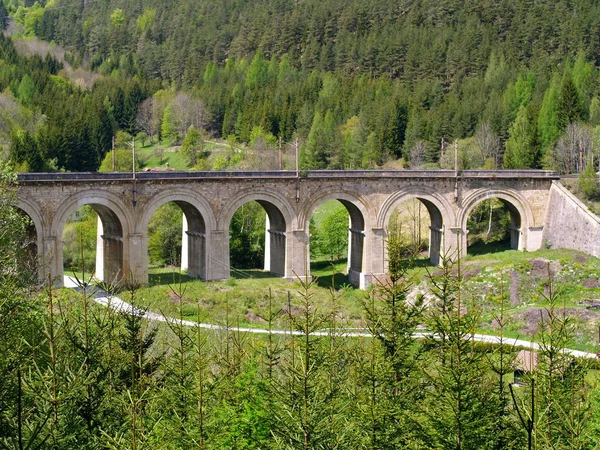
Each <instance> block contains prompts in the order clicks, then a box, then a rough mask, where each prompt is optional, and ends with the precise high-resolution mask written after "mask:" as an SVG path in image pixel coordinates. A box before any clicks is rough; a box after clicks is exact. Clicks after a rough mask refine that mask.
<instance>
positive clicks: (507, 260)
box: [77, 250, 600, 352]
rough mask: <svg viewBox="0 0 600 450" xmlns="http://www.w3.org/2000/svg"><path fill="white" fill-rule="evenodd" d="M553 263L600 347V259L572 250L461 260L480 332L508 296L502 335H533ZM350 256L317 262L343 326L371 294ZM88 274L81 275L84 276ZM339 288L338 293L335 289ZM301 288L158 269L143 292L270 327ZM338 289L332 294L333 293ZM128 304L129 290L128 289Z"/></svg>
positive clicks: (426, 272) (192, 314)
mask: <svg viewBox="0 0 600 450" xmlns="http://www.w3.org/2000/svg"><path fill="white" fill-rule="evenodd" d="M548 267H549V268H550V271H551V273H552V277H553V283H554V286H555V287H556V288H557V289H560V290H561V292H562V298H561V301H562V303H561V305H564V306H565V307H566V308H567V310H568V311H569V312H570V313H573V314H576V315H578V316H579V319H578V322H579V324H578V327H577V330H576V332H575V336H574V339H573V343H572V345H571V347H572V348H576V349H580V350H586V351H593V352H595V351H597V349H598V345H597V330H598V325H599V324H600V310H595V309H588V308H586V306H589V305H591V304H594V302H596V303H597V304H600V260H599V259H597V258H594V257H591V256H589V255H584V254H582V253H579V252H575V251H570V250H540V251H537V252H520V251H515V250H506V251H504V252H498V253H493V254H487V255H483V254H476V255H472V254H471V255H467V256H466V257H465V258H464V259H463V260H462V261H461V272H462V274H463V276H464V283H463V291H462V299H463V304H464V305H466V307H468V308H473V307H477V308H478V309H479V314H480V318H479V324H478V328H477V330H475V331H476V332H480V333H484V334H498V332H499V331H498V329H497V326H496V324H495V321H494V317H495V314H497V312H498V310H499V307H500V302H499V299H500V297H501V296H502V295H503V296H504V302H505V308H506V311H507V315H508V316H510V317H511V320H510V322H509V324H508V326H507V327H506V328H505V329H504V331H503V333H504V335H505V336H506V337H513V338H520V339H534V340H535V336H536V327H537V325H536V323H535V322H536V321H538V320H539V317H540V312H541V311H543V309H544V308H545V307H547V301H546V300H545V298H544V295H543V294H544V292H547V290H548V286H549V279H548ZM345 270H346V262H345V261H344V260H342V261H337V262H336V263H334V264H330V263H329V262H327V261H314V262H313V263H312V265H311V273H312V275H313V276H314V277H315V279H316V280H315V282H314V283H313V284H312V286H311V293H312V294H313V301H314V304H315V311H316V313H318V314H324V315H327V314H329V313H331V311H332V310H333V308H334V307H335V308H337V309H339V310H340V311H341V315H340V316H339V321H340V323H338V325H339V326H347V327H363V326H364V325H365V322H364V313H363V310H362V306H361V299H364V298H365V296H366V295H368V293H367V292H365V291H361V290H358V289H354V288H352V287H351V286H349V283H348V278H347V275H345V274H344V272H345ZM440 272H441V270H440V269H439V268H436V267H432V266H430V265H429V262H428V259H427V258H426V257H424V258H421V259H419V260H417V264H416V266H415V267H414V268H413V269H411V270H410V271H409V272H408V274H407V275H408V276H409V277H410V278H411V279H412V280H413V283H414V285H415V287H416V288H418V289H419V291H420V292H429V288H428V286H427V284H428V277H429V276H430V275H432V276H439V273H440ZM77 275H78V276H79V277H81V274H79V273H78V274H77ZM332 287H334V288H335V289H337V291H332V290H331V288H332ZM301 290H302V286H301V284H300V283H299V282H298V281H288V280H284V279H282V278H280V277H277V276H275V275H273V274H271V273H269V272H265V271H262V270H242V271H239V272H237V273H235V274H232V277H231V278H230V279H228V280H225V281H218V282H217V281H213V282H204V281H202V280H198V279H194V278H190V277H189V276H187V275H186V274H182V273H180V272H179V271H177V270H176V269H175V268H172V267H171V268H163V269H153V270H152V272H151V274H150V277H149V285H148V286H145V287H143V288H142V289H140V291H139V293H138V295H137V298H138V301H139V304H140V306H144V307H147V308H149V309H150V310H151V311H154V312H161V313H162V314H164V315H166V316H170V317H178V316H179V310H180V306H181V310H182V311H183V318H184V319H187V320H197V319H198V318H200V320H201V321H204V322H208V323H214V324H225V323H229V324H230V325H232V326H238V325H239V326H248V327H261V328H262V327H265V326H266V322H265V320H264V318H265V317H267V315H268V305H269V297H271V302H272V305H273V309H274V310H275V311H279V315H278V316H277V318H276V319H275V322H274V324H273V326H274V327H283V328H285V327H286V326H287V321H286V314H288V312H289V311H291V312H292V314H294V312H295V311H296V307H295V304H296V302H297V301H298V300H299V298H300V294H299V292H300V291H301ZM332 292H333V294H332ZM121 296H122V298H123V299H124V300H126V301H128V298H127V297H128V294H127V293H122V294H121Z"/></svg>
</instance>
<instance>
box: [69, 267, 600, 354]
mask: <svg viewBox="0 0 600 450" xmlns="http://www.w3.org/2000/svg"><path fill="white" fill-rule="evenodd" d="M64 286H65V287H68V288H72V289H78V288H79V287H78V284H77V282H76V281H75V279H74V278H72V277H69V276H65V277H64ZM93 300H94V301H95V302H96V303H98V304H100V305H103V306H106V307H109V308H112V309H114V310H115V311H119V312H123V313H127V314H135V315H143V316H144V317H145V318H146V319H148V320H154V321H157V322H166V323H172V324H181V325H186V326H190V327H200V328H204V329H207V330H224V329H226V328H227V327H225V326H223V325H214V324H210V323H198V322H194V321H191V320H181V319H175V318H173V317H166V316H164V315H162V314H157V313H154V312H151V311H145V310H143V309H140V308H136V307H135V306H133V305H132V304H130V303H127V302H125V301H123V300H121V299H120V298H118V297H113V296H107V295H106V292H104V291H98V293H97V294H96V295H95V296H94V298H93ZM230 328H231V327H230ZM235 330H236V331H240V332H243V333H254V334H269V333H270V334H277V335H287V336H290V335H291V336H301V335H303V333H302V332H300V331H294V330H276V329H272V330H268V329H265V328H249V327H236V328H235ZM352 330H353V329H345V330H344V329H340V330H338V331H337V332H336V335H337V336H345V337H372V336H373V335H372V334H371V333H368V332H366V331H352ZM311 335H312V336H330V335H331V331H328V330H323V331H314V332H312V333H311ZM413 336H414V337H416V338H421V337H426V336H430V333H424V332H418V333H414V335H413ZM472 339H473V340H475V341H477V342H487V343H490V344H499V343H500V339H501V338H500V336H490V335H487V334H474V335H472ZM502 342H503V343H504V344H506V345H511V346H516V347H526V348H530V349H532V350H539V348H540V346H539V344H537V343H535V342H532V341H525V340H522V339H514V338H506V337H505V338H502ZM564 351H565V352H566V353H569V354H570V355H572V356H576V357H579V358H596V354H595V353H589V352H583V351H580V350H572V349H564Z"/></svg>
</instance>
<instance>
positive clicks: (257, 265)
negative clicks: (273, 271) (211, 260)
mask: <svg viewBox="0 0 600 450" xmlns="http://www.w3.org/2000/svg"><path fill="white" fill-rule="evenodd" d="M265 217H266V214H265V210H264V208H263V207H262V206H261V205H259V204H258V203H257V202H249V203H246V204H244V205H242V206H241V207H240V209H238V210H237V211H236V212H235V214H234V215H233V217H232V219H231V224H230V225H229V233H230V235H231V237H230V239H229V254H230V264H231V266H232V267H235V268H236V269H261V268H262V267H264V251H265V247H264V246H265Z"/></svg>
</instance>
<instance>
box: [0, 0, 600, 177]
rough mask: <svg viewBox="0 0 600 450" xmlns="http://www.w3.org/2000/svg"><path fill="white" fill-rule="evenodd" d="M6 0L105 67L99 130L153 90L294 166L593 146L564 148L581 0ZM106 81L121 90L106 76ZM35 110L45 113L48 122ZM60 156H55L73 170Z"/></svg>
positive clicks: (593, 73)
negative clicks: (189, 103)
mask: <svg viewBox="0 0 600 450" xmlns="http://www.w3.org/2000/svg"><path fill="white" fill-rule="evenodd" d="M42 5H43V2H42ZM6 6H7V10H8V11H9V13H10V14H11V15H12V16H13V17H14V19H15V20H17V21H19V22H21V23H22V24H23V26H24V29H25V32H26V33H29V34H35V35H37V36H39V37H41V38H43V39H46V40H48V41H55V42H56V43H58V44H60V45H63V46H65V47H66V49H67V50H68V51H69V52H70V53H68V55H67V56H68V58H69V61H71V62H72V63H74V64H79V63H85V64H87V65H88V66H89V67H90V68H91V69H94V70H98V71H99V72H100V73H102V74H105V75H109V76H110V79H111V81H107V82H104V83H101V84H104V89H108V91H109V92H104V93H103V94H100V92H99V93H98V95H97V96H96V97H97V99H98V100H97V101H96V102H90V103H91V106H90V108H92V110H93V114H95V115H99V116H101V117H100V121H101V122H102V123H104V122H103V119H102V114H103V113H102V110H103V109H102V107H103V106H104V109H105V110H106V111H105V112H106V114H108V116H109V117H110V115H111V113H112V114H113V115H115V116H116V117H115V118H114V121H113V122H112V127H113V131H114V128H115V127H117V128H120V129H124V130H126V131H128V132H129V133H132V134H133V133H135V132H138V131H140V130H141V128H140V124H139V123H137V124H136V122H135V120H134V119H133V117H134V116H135V112H136V111H137V109H138V108H139V106H140V104H141V102H142V101H143V100H144V99H145V98H146V97H149V96H151V95H153V94H155V93H156V92H157V89H158V87H159V86H161V87H162V88H163V89H165V88H168V89H169V90H180V89H183V90H185V91H188V92H189V93H191V95H192V96H193V97H194V98H197V99H200V100H201V101H202V102H203V104H204V106H205V109H206V110H205V113H206V114H205V116H204V119H203V121H202V125H203V127H204V128H206V129H207V130H208V131H209V132H210V133H212V134H213V135H214V136H217V137H219V136H220V137H224V138H225V137H228V136H234V137H235V139H236V140H238V141H240V142H246V143H249V142H252V133H253V130H255V129H257V128H259V129H260V130H262V131H263V132H265V133H268V134H269V135H273V136H275V138H281V139H282V142H284V143H287V142H292V141H294V140H295V139H296V138H299V139H300V142H301V146H302V154H303V156H302V165H303V168H306V169H318V168H372V167H376V166H380V165H382V164H384V163H385V162H386V161H389V160H394V159H398V158H401V157H402V158H404V161H405V162H406V163H407V164H410V166H412V167H420V166H427V165H429V167H439V166H442V167H447V166H449V165H451V163H449V162H448V161H447V160H445V159H444V154H445V152H447V150H448V148H449V145H450V144H449V143H451V142H453V141H454V140H456V139H458V140H461V143H462V141H463V140H465V139H467V140H468V139H469V138H473V139H475V140H476V141H477V145H476V151H470V150H469V149H468V148H469V143H468V142H467V143H466V144H465V146H462V147H464V148H465V149H466V150H465V152H466V154H465V157H464V158H461V166H462V167H463V168H474V167H488V168H495V167H506V168H530V167H531V168H536V167H546V168H553V169H557V170H560V171H561V172H580V171H581V170H583V165H585V163H587V161H588V160H590V159H591V157H590V155H591V154H594V153H597V150H596V148H595V147H593V146H584V145H583V144H582V145H580V147H585V148H584V149H583V151H582V152H581V153H582V154H583V157H577V156H573V155H574V154H575V155H577V154H578V153H579V150H580V149H574V146H573V145H570V144H569V142H577V141H578V142H588V141H589V142H592V141H593V135H594V134H595V132H596V130H595V127H596V126H597V125H598V124H599V123H600V100H599V97H598V86H599V84H598V83H597V77H598V74H597V67H596V64H597V51H596V49H597V48H598V46H599V42H598V40H599V39H600V38H599V36H600V33H598V30H600V7H598V5H597V4H596V3H595V2H592V1H579V2H555V1H549V0H545V1H536V2H533V1H525V0H519V1H501V2H474V1H467V2H463V1H443V2H439V1H432V0H431V1H422V2H413V1H383V0H372V1H369V2H364V1H358V0H356V1H350V2H343V3H340V2H333V1H330V2H327V1H314V0H303V1H291V0H290V1H286V0H277V1H275V0H271V1H266V2H260V3H256V2H246V1H241V0H227V1H223V2H212V1H202V2H197V1H191V0H190V1H186V0H180V1H174V2H161V1H151V0H147V1H141V2H129V1H125V2H122V1H120V2H89V3H84V4H83V5H82V4H81V3H72V2H70V1H60V0H58V1H56V2H53V3H52V4H51V5H49V6H48V7H47V8H43V6H39V5H38V6H35V5H34V6H32V7H31V8H23V7H18V5H17V2H14V1H12V0H8V1H6ZM131 79H135V80H139V81H133V82H132V81H130V80H131ZM116 80H118V83H119V86H120V89H121V90H120V91H119V90H118V89H117V88H115V87H114V86H113V87H112V88H107V87H106V83H108V84H109V85H112V84H113V83H114V82H115V81H116ZM149 80H152V81H155V82H158V83H159V84H152V83H150V84H149ZM13 83H18V84H19V85H20V84H23V76H21V77H20V78H17V81H13ZM160 83H162V85H161V84H160ZM26 85H27V82H25V86H24V88H25V87H26ZM135 86H137V87H138V88H135ZM3 88H5V87H3ZM137 89H139V91H138V92H133V91H134V90H137ZM96 90H102V88H100V87H98V88H94V89H92V92H91V93H87V94H85V96H90V95H93V92H95V91H96ZM12 91H13V92H15V93H16V88H14V87H13V88H12ZM78 95H82V96H83V95H84V94H78ZM17 97H18V98H19V100H20V101H21V102H23V96H21V95H17ZM25 98H26V96H25ZM106 98H108V101H109V102H110V104H108V102H105V101H104V100H105V99H106ZM162 108H163V111H161V112H162V113H164V108H166V106H164V105H163V106H162ZM80 110H81V108H80ZM83 111H85V109H83ZM90 113H92V112H90ZM44 114H46V115H47V117H49V118H50V120H49V123H51V122H54V120H53V117H59V118H60V119H62V117H60V116H59V115H56V114H50V113H46V112H44ZM162 115H163V114H161V116H160V117H159V120H161V121H162V120H164V119H165V117H162ZM183 131H184V132H185V131H186V130H183ZM51 134H53V133H51ZM81 134H82V133H79V135H81ZM91 134H93V133H91ZM99 134H100V136H101V137H99V138H98V139H97V141H100V142H102V143H103V144H102V145H101V146H100V147H101V149H100V150H99V151H100V153H102V152H105V151H106V149H107V146H106V143H105V141H104V140H103V138H102V137H103V136H104V133H102V132H100V133H99ZM182 134H185V133H182ZM84 136H85V135H84ZM573 136H575V137H573ZM183 137H184V136H183V135H181V138H183ZM25 138H26V137H22V139H25ZM561 139H562V140H561ZM48 140H50V141H53V140H52V139H48ZM73 145H74V146H75V147H76V145H75V144H73ZM461 145H462V144H461ZM42 146H43V147H44V148H45V147H46V143H45V141H44V142H43V144H42ZM462 147H461V148H462ZM592 147H593V148H592ZM54 148H56V145H53V146H52V149H54ZM48 152H49V153H50V154H53V153H56V151H55V150H52V151H50V150H48ZM17 153H19V152H17ZM92 153H97V152H92ZM61 155H62V153H60V152H59V153H58V156H57V158H58V162H57V166H58V167H59V168H60V167H66V168H69V169H71V170H80V169H79V168H77V167H76V166H73V168H71V166H70V164H69V163H68V162H64V161H63V159H61V158H64V159H65V160H68V158H67V157H66V156H61ZM89 158H91V159H94V158H97V156H95V155H92V156H91V157H88V159H89Z"/></svg>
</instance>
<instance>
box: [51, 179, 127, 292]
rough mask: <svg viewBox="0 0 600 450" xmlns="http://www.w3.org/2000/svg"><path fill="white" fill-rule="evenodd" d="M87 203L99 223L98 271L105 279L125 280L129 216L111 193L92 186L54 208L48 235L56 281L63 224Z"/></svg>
mask: <svg viewBox="0 0 600 450" xmlns="http://www.w3.org/2000/svg"><path fill="white" fill-rule="evenodd" d="M85 205H89V206H91V207H92V208H93V209H94V210H95V211H96V212H97V213H98V217H99V218H100V221H101V222H102V229H103V234H102V236H101V239H102V247H101V250H102V255H103V258H102V259H101V261H100V262H101V263H102V267H101V268H99V270H98V273H100V274H102V275H103V276H102V279H103V280H105V281H115V280H121V279H128V278H129V275H130V274H129V272H130V270H131V267H130V260H129V250H130V249H129V242H128V239H127V238H128V237H129V235H130V233H131V230H132V229H133V227H132V224H133V222H134V221H133V218H132V217H131V216H130V214H129V212H128V211H127V208H126V207H125V205H124V204H123V200H122V199H121V198H120V197H119V196H118V195H116V194H113V193H111V192H107V191H102V190H98V189H92V190H87V191H81V192H77V193H75V194H73V195H71V196H70V197H68V198H67V199H66V200H64V201H63V202H62V203H61V205H60V206H59V207H58V209H57V211H56V214H55V216H54V221H53V223H52V230H51V232H52V235H53V236H56V237H57V245H56V269H55V273H56V276H57V277H59V282H60V281H61V280H62V277H63V273H64V272H63V250H62V233H63V230H64V227H65V223H66V222H67V219H68V218H69V216H71V214H73V213H74V212H75V211H76V210H77V209H79V208H81V207H82V206H85Z"/></svg>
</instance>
